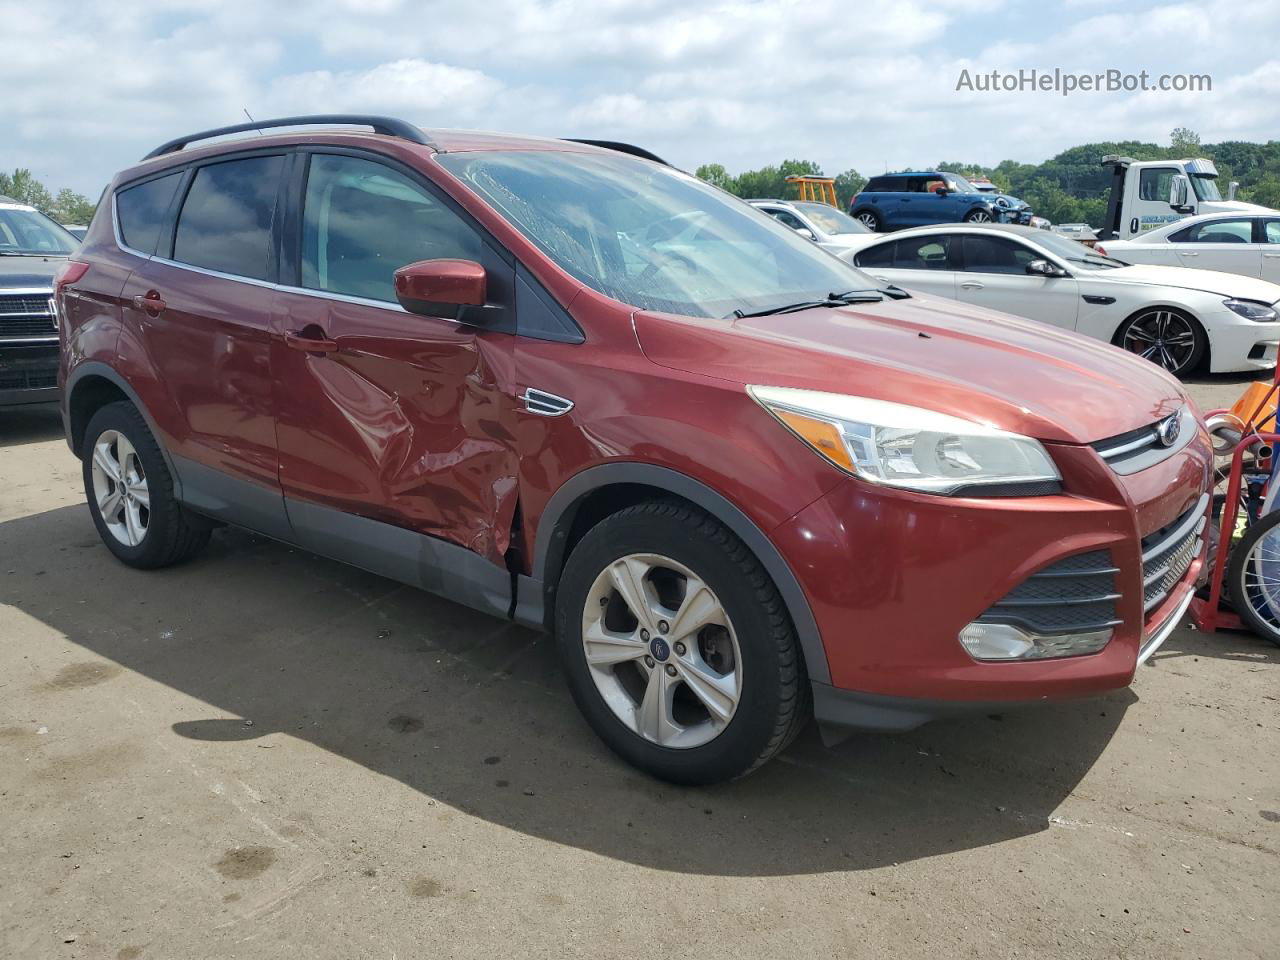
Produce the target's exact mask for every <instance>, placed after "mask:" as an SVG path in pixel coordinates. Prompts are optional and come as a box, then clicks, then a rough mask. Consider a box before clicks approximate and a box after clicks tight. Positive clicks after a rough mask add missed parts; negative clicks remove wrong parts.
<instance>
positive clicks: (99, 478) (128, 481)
mask: <svg viewBox="0 0 1280 960" xmlns="http://www.w3.org/2000/svg"><path fill="white" fill-rule="evenodd" d="M93 496H94V500H95V501H96V502H97V505H98V512H99V513H100V514H101V515H102V522H103V523H104V524H106V527H107V530H109V531H110V532H111V535H112V536H113V537H115V538H116V539H117V540H119V541H120V542H121V543H123V544H124V545H125V546H128V547H136V546H138V545H139V544H140V543H142V541H143V539H144V538H145V537H146V535H147V526H148V524H149V522H150V520H151V495H150V491H148V489H147V475H146V471H145V470H144V469H143V467H142V461H141V460H140V459H138V452H137V451H136V450H135V449H134V448H133V444H131V443H130V442H129V439H128V437H126V436H125V435H124V434H123V433H120V432H119V431H116V430H106V431H103V433H102V435H101V436H99V437H98V441H97V442H96V443H95V444H94V445H93Z"/></svg>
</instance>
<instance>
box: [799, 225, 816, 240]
mask: <svg viewBox="0 0 1280 960" xmlns="http://www.w3.org/2000/svg"><path fill="white" fill-rule="evenodd" d="M795 231H796V233H798V234H800V236H802V237H804V238H805V239H806V240H812V241H813V242H814V243H817V242H818V238H817V236H815V235H814V232H813V231H812V230H810V229H809V228H808V227H796V228H795Z"/></svg>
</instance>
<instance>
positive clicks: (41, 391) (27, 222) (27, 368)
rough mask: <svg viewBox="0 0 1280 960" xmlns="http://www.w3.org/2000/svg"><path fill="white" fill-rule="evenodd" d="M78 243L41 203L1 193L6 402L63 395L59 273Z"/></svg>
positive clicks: (2, 394)
mask: <svg viewBox="0 0 1280 960" xmlns="http://www.w3.org/2000/svg"><path fill="white" fill-rule="evenodd" d="M77 246H78V243H77V241H76V239H75V237H73V236H71V235H70V234H69V233H67V231H66V230H64V229H62V227H60V226H58V225H57V224H56V223H54V222H53V221H52V220H50V219H49V218H48V217H46V216H45V215H44V214H43V213H40V212H39V211H38V210H36V208H35V207H32V206H28V205H27V204H25V203H19V202H18V201H17V200H12V199H10V198H9V197H0V406H9V405H13V404H22V403H47V402H48V401H50V400H56V399H57V396H58V380H57V377H58V329H57V319H56V318H55V316H54V313H53V300H52V297H53V276H54V274H55V273H57V272H58V270H59V268H61V267H62V265H63V263H65V262H66V258H67V256H68V254H70V253H71V251H72V250H74V249H75V248H76V247H77Z"/></svg>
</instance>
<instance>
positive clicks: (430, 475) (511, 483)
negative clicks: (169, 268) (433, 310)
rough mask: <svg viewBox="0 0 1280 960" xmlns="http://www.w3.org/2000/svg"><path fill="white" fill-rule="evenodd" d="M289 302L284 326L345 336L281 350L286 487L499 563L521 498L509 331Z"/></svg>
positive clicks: (326, 303) (277, 360) (280, 424)
mask: <svg viewBox="0 0 1280 960" xmlns="http://www.w3.org/2000/svg"><path fill="white" fill-rule="evenodd" d="M286 296H287V295H286ZM284 307H285V310H286V311H287V316H286V318H285V321H284V322H285V325H286V327H287V328H288V329H290V330H293V331H298V330H304V329H306V327H307V326H308V324H309V323H314V324H315V325H316V326H317V327H319V328H320V329H323V330H324V331H325V333H326V334H327V336H328V338H329V339H332V340H335V341H337V343H338V350H337V351H336V352H333V353H328V354H318V353H305V352H300V351H298V350H294V349H290V348H288V347H286V346H284V345H283V344H280V345H278V346H277V349H276V353H275V356H274V357H273V372H274V373H275V375H276V389H277V395H278V401H277V403H278V409H279V416H278V421H277V435H278V442H279V447H280V481H281V485H282V487H283V488H284V492H285V495H286V496H288V497H296V498H301V499H305V500H309V501H312V502H315V503H321V504H324V505H326V506H332V507H336V508H338V509H341V510H344V511H346V512H348V513H354V514H357V515H360V516H365V517H369V518H371V519H375V520H381V521H383V522H385V523H392V524H395V525H397V526H402V527H407V528H409V529H412V530H414V531H416V532H419V533H424V534H428V535H430V536H435V537H440V538H443V539H445V540H449V541H451V542H454V543H457V544H460V545H462V546H465V547H468V548H470V549H471V550H474V551H475V552H476V553H478V554H480V555H481V556H484V557H486V558H488V559H490V560H493V561H494V562H496V563H501V562H502V557H503V554H504V553H505V552H506V549H507V547H508V545H509V542H510V534H511V520H512V517H513V515H514V513H515V504H516V498H517V489H516V466H517V465H516V455H515V448H514V439H513V437H514V426H513V420H514V417H515V415H516V414H515V410H514V406H513V404H514V401H513V399H512V387H511V339H512V338H511V337H509V336H504V335H501V334H486V333H484V332H482V331H478V330H477V329H476V328H474V327H468V326H464V325H460V324H456V323H452V322H450V321H447V320H440V319H435V318H430V317H421V316H416V315H413V314H408V313H403V312H400V311H396V310H393V309H385V308H381V307H374V306H368V305H363V304H349V303H344V302H340V301H330V300H321V299H318V298H310V297H301V296H299V297H292V298H290V301H286V303H285V304H284Z"/></svg>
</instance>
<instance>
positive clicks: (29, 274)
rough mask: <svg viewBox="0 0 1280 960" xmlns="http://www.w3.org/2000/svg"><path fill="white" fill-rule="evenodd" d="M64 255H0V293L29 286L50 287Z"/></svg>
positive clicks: (64, 260) (64, 259)
mask: <svg viewBox="0 0 1280 960" xmlns="http://www.w3.org/2000/svg"><path fill="white" fill-rule="evenodd" d="M66 262H67V258H66V257H46V256H36V257H0V293H3V292H4V291H5V290H6V289H7V290H16V289H22V288H31V287H43V288H48V289H52V288H53V278H54V276H55V275H56V274H57V272H58V271H59V270H61V269H62V265H63V264H64V263H66Z"/></svg>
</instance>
